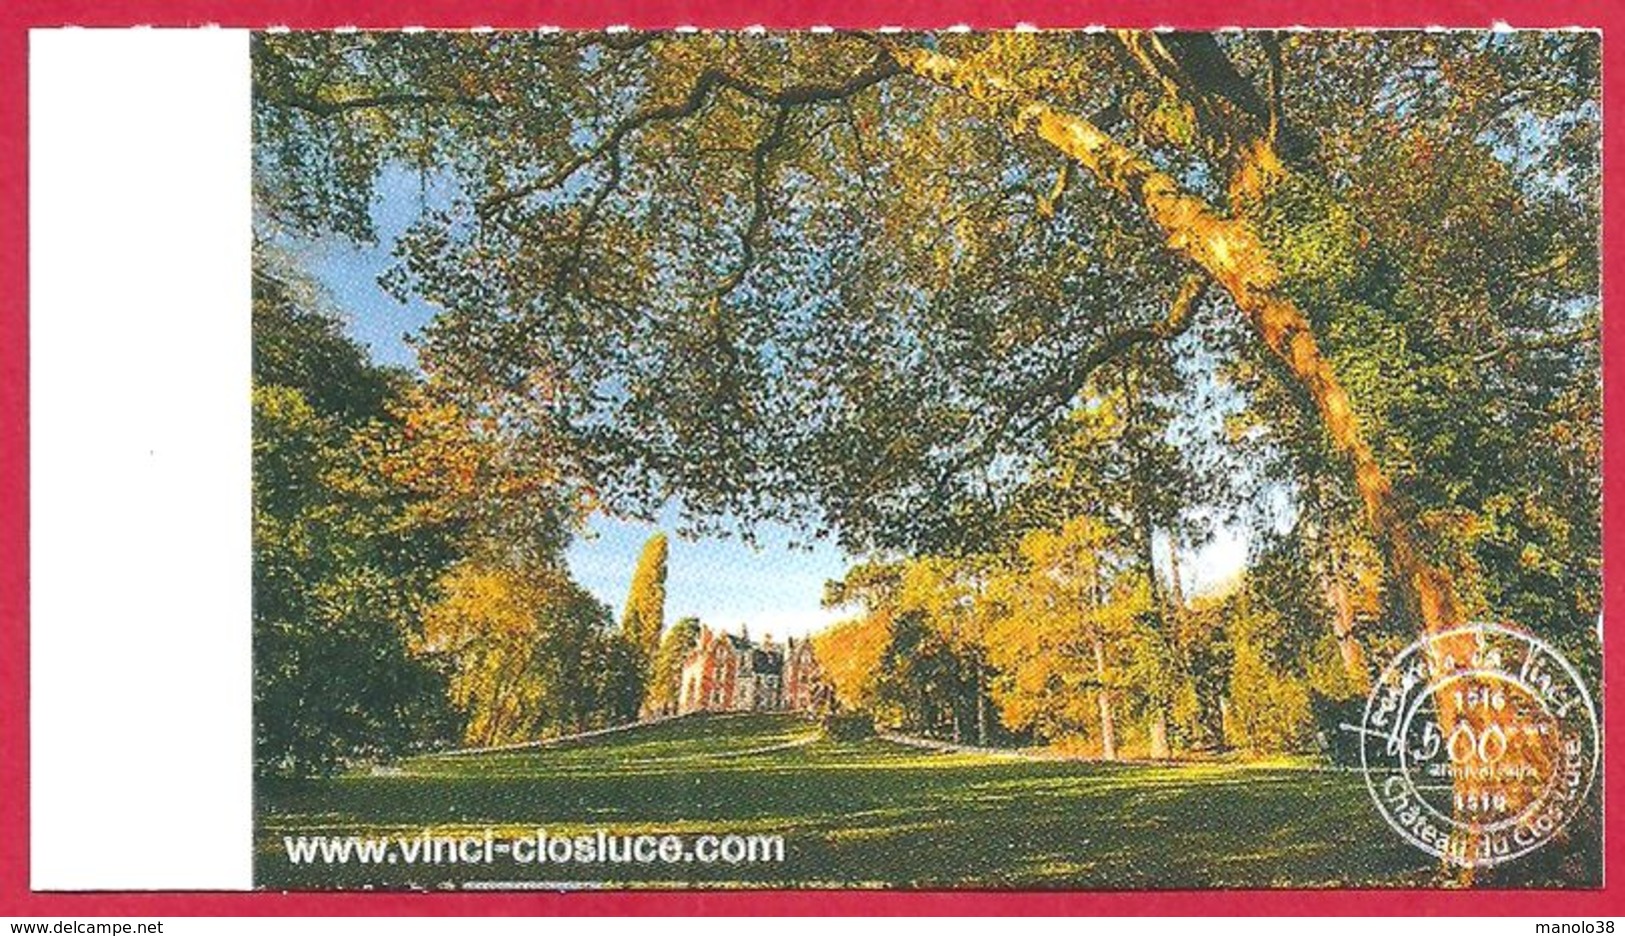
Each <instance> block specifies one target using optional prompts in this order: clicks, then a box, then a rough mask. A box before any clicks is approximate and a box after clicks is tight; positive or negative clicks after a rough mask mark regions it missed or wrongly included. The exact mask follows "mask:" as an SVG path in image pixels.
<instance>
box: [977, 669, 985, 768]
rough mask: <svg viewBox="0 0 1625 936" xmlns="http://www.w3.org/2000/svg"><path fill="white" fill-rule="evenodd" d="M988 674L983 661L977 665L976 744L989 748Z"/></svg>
mask: <svg viewBox="0 0 1625 936" xmlns="http://www.w3.org/2000/svg"><path fill="white" fill-rule="evenodd" d="M986 684H987V674H986V671H985V669H984V668H983V666H982V663H981V661H977V663H976V743H977V745H978V746H980V747H987V685H986Z"/></svg>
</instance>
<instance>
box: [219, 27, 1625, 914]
mask: <svg viewBox="0 0 1625 936" xmlns="http://www.w3.org/2000/svg"><path fill="white" fill-rule="evenodd" d="M1600 52H1601V46H1600V36H1599V34H1598V33H1596V32H1594V31H1582V30H1566V31H1533V30H1506V29H1497V30H1457V31H1442V30H1431V31H1405V30H1386V31H1363V30H1320V31H1309V30H1295V31H1259V30H1254V31H1226V32H1217V33H1207V32H1177V31H1141V30H1114V29H1088V30H1076V31H1064V30H1063V31H1037V30H1010V31H997V32H984V31H971V30H964V29H954V30H945V31H941V32H904V31H880V32H863V33H859V32H844V31H831V30H821V31H804V32H782V31H771V30H759V29H756V30H743V31H734V32H723V31H697V30H673V31H664V32H645V31H634V30H625V29H621V30H611V31H605V32H574V31H567V30H563V31H561V30H537V31H508V30H473V31H462V32H440V31H421V30H420V31H391V32H368V31H348V32H300V31H286V30H284V31H270V32H262V33H257V34H255V36H254V37H253V40H252V62H251V67H252V87H253V102H252V117H253V212H254V221H253V225H254V229H253V237H254V260H253V270H252V290H253V305H252V308H253V323H252V326H253V343H254V346H253V387H252V407H253V455H252V458H253V550H254V555H253V582H254V599H253V600H254V611H253V614H254V619H253V628H254V631H253V635H254V638H253V639H254V643H253V652H254V740H255V746H254V776H255V856H254V863H255V878H256V884H257V886H258V887H261V888H264V889H270V890H284V889H287V890H306V889H309V890H330V889H340V890H353V889H409V890H425V891H437V890H455V889H463V890H519V889H543V890H558V889H577V888H631V889H688V888H863V889H876V888H879V889H976V890H987V889H1020V890H1054V889H1065V890H1130V889H1155V890H1167V889H1181V890H1184V889H1206V888H1322V889H1323V888H1373V887H1375V888H1473V887H1481V888H1557V889H1580V888H1596V887H1599V886H1601V885H1602V883H1603V879H1604V868H1603V861H1602V826H1603V822H1602V814H1601V806H1602V794H1601V789H1602V785H1603V784H1602V778H1601V772H1602V765H1603V763H1604V760H1605V758H1604V756H1603V755H1604V752H1603V739H1602V735H1601V732H1600V730H1599V724H1600V722H1599V718H1600V711H1601V706H1602V704H1603V695H1604V693H1603V688H1604V687H1603V685H1602V660H1603V655H1602V632H1601V607H1602V593H1601V569H1602V522H1601V507H1602V504H1601V501H1602V495H1601V491H1602V476H1601V467H1602V409H1601V407H1602V403H1601V391H1602V366H1601V322H1602V303H1601V285H1600V280H1601V271H1600V267H1601V254H1600V251H1601V246H1600V225H1601V214H1602V200H1601V192H1602V169H1601V161H1602V152H1601V147H1600V138H1601V120H1602V114H1601V111H1602V108H1601V84H1600Z"/></svg>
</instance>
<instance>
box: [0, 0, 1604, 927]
mask: <svg viewBox="0 0 1625 936" xmlns="http://www.w3.org/2000/svg"><path fill="white" fill-rule="evenodd" d="M454 6H463V7H464V9H463V10H462V11H459V10H457V9H453V8H452V7H454ZM1496 21H1505V22H1508V23H1510V24H1512V25H1514V26H1522V27H1558V26H1583V27H1590V28H1600V29H1602V30H1603V34H1604V35H1603V74H1604V88H1603V109H1604V152H1605V157H1606V154H1608V153H1614V154H1618V153H1625V86H1622V85H1621V83H1620V82H1619V81H1618V80H1616V76H1619V75H1625V43H1622V41H1621V40H1620V38H1619V35H1620V33H1621V32H1622V31H1625V3H1620V2H1618V0H1548V2H1544V3H1529V2H1488V0H1346V2H1340V3H1317V4H1315V5H1314V6H1310V5H1309V4H1308V3H1306V2H1302V0H1300V2H1297V3H1294V2H1291V0H1230V2H1223V3H1213V2H1178V0H1152V2H1132V0H1118V2H1116V3H1113V2H1110V0H999V2H977V0H950V2H941V3H927V2H922V0H894V2H891V3H876V2H873V0H870V2H862V0H845V2H842V0H771V2H759V0H713V2H710V3H706V4H702V3H700V2H697V0H642V2H640V0H597V2H595V3H591V4H588V3H582V2H580V0H552V2H541V3H538V2H529V3H527V2H520V0H481V2H480V3H478V5H477V6H476V5H474V4H467V5H453V4H443V3H442V4H437V3H435V2H433V0H395V2H379V0H372V2H367V0H326V2H320V3H318V2H313V0H307V2H275V0H238V2H227V0H180V2H164V0H106V2H100V3H96V2H89V0H60V2H51V0H7V2H0V297H3V298H0V913H3V914H7V915H16V916H95V915H117V916H145V917H158V916H187V915H245V916H259V915H303V916H327V915H335V916H337V915H424V916H430V915H465V914H466V915H524V914H697V913H711V914H729V915H732V914H808V915H817V914H937V913H954V914H1032V913H1044V914H1071V913H1086V914H1102V915H1142V914H1157V915H1170V916H1175V915H1180V916H1183V915H1201V916H1210V915H1225V914H1235V915H1242V914H1247V915H1254V914H1264V915H1295V914H1315V915H1339V914H1401V915H1432V914H1452V915H1472V914H1485V913H1494V914H1497V915H1500V914H1516V915H1528V916H1533V915H1539V916H1546V917H1551V916H1570V917H1572V916H1606V915H1616V914H1620V913H1622V910H1625V899H1622V894H1625V885H1622V884H1621V883H1620V876H1621V872H1620V869H1621V868H1622V867H1625V829H1620V828H1619V827H1618V823H1617V822H1616V820H1618V819H1619V818H1620V808H1621V803H1622V802H1625V770H1613V771H1607V770H1605V774H1604V780H1605V794H1606V803H1607V809H1606V813H1607V822H1606V828H1607V832H1608V834H1607V837H1606V843H1605V862H1606V867H1607V869H1608V870H1609V874H1608V879H1609V881H1610V883H1609V886H1607V887H1605V888H1603V889H1601V890H1592V891H1566V892H1549V891H1534V892H1531V891H1467V892H1449V891H1420V890H1407V891H1393V890H1384V891H1324V890H1317V891H1305V890H1274V891H1154V892H1146V891H1140V892H1065V893H1057V892H1042V893H1034V892H964V891H960V892H952V893H945V892H872V891H870V892H863V891H746V892H714V891H713V892H676V893H672V892H661V893H650V892H614V893H603V892H599V893H570V894H538V893H513V894H466V893H458V894H308V893H301V894H274V893H179V892H168V893H96V894H63V893H34V892H31V891H30V890H29V888H28V840H29V820H28V777H29V774H28V440H27V433H28V315H27V311H26V309H27V295H28V260H27V257H28V253H27V238H28V227H27V221H26V219H27V206H28V201H27V197H28V196H27V193H28V132H27V130H28V116H27V98H28V55H27V50H28V29H29V28H31V27H50V26H63V25H76V26H133V25H155V26H197V25H204V24H211V23H217V24H220V25H222V26H237V27H265V26H273V25H286V26H291V27H295V28H312V29H315V28H328V27H335V26H347V25H354V26H362V27H378V28H384V27H398V26H406V25H421V26H430V27H435V26H440V27H468V26H476V25H480V26H495V27H515V28H519V27H534V26H538V25H544V24H546V25H557V26H563V27H583V28H585V27H594V26H605V25H611V24H627V25H630V26H633V27H644V28H660V27H670V26H677V25H694V26H702V27H704V26H709V27H717V28H723V27H742V26H747V25H757V24H760V25H765V26H769V27H785V28H791V27H807V26H816V25H833V26H839V27H849V28H875V27H879V26H902V27H913V28H928V27H944V26H949V25H954V24H957V23H967V24H969V25H972V26H976V27H986V28H997V27H1007V26H1012V25H1015V24H1016V23H1018V22H1025V23H1031V24H1033V25H1036V26H1041V27H1065V26H1084V25H1089V24H1092V23H1110V24H1112V25H1114V26H1141V27H1151V26H1161V25H1177V26H1181V27H1185V28H1191V29H1202V28H1219V27H1225V26H1251V27H1270V26H1273V27H1282V26H1293V25H1303V26H1324V27H1352V26H1391V27H1419V26H1429V25H1438V26H1457V27H1485V26H1488V25H1490V24H1492V23H1494V22H1496ZM109 78H112V79H113V80H116V76H105V75H95V74H87V75H86V76H85V80H86V81H105V80H109ZM1622 218H1625V184H1621V183H1620V182H1614V183H1612V184H1610V185H1608V186H1606V187H1605V191H1604V219H1605V221H1604V235H1603V236H1604V241H1605V244H1607V245H1608V246H1609V247H1610V248H1611V247H1612V246H1613V245H1615V244H1617V243H1619V241H1620V238H1621V230H1620V227H1621V223H1622V221H1621V219H1622ZM1604 257H1605V260H1604V266H1605V269H1604V274H1605V275H1604V288H1603V297H1604V298H1603V301H1604V309H1605V314H1604V317H1603V352H1604V353H1603V361H1604V367H1603V369H1604V384H1603V393H1604V399H1603V412H1604V438H1605V439H1606V438H1609V437H1613V436H1614V435H1615V431H1616V430H1621V429H1622V428H1625V427H1622V426H1621V415H1620V414H1621V404H1625V376H1621V374H1620V370H1621V367H1622V366H1625V365H1619V364H1617V363H1616V364H1612V365H1611V364H1610V363H1609V361H1610V358H1612V357H1614V356H1615V355H1614V354H1612V353H1611V352H1621V350H1622V349H1621V342H1625V318H1622V315H1625V313H1621V312H1619V309H1618V306H1619V304H1620V302H1621V300H1622V299H1625V281H1622V275H1625V270H1622V266H1625V264H1622V263H1621V259H1620V254H1619V253H1618V252H1617V251H1615V250H1612V249H1609V250H1606V251H1605V253H1604ZM243 275H244V287H243V288H245V289H246V288H248V287H247V282H246V280H247V275H248V271H247V270H244V271H243ZM1610 370H1613V371H1614V372H1615V373H1613V374H1609V373H1608V372H1609V371H1610ZM245 405H246V401H245ZM1603 466H1604V479H1605V484H1604V498H1603V526H1604V539H1603V542H1604V565H1605V567H1607V568H1609V569H1610V570H1611V569H1612V567H1614V566H1616V565H1617V562H1616V561H1615V559H1616V558H1617V557H1614V556H1612V555H1611V554H1612V553H1614V552H1616V551H1618V549H1619V548H1620V544H1619V543H1618V539H1619V535H1618V534H1619V532H1620V529H1621V522H1622V521H1625V514H1622V509H1625V508H1622V507H1621V503H1622V501H1621V498H1620V496H1619V494H1620V493H1621V491H1622V490H1625V482H1621V481H1620V480H1619V478H1620V471H1621V469H1622V465H1621V453H1620V447H1619V446H1618V445H1607V444H1605V446H1604V453H1603ZM1622 601H1625V581H1622V580H1621V578H1620V577H1619V576H1617V575H1610V574H1606V573H1605V578H1604V594H1603V602H1604V609H1605V614H1604V617H1605V620H1607V619H1608V618H1610V617H1611V612H1612V611H1614V610H1617V609H1619V608H1620V607H1622V605H1621V602H1622ZM1608 630H1609V631H1610V633H1609V634H1608V635H1607V636H1608V639H1609V640H1610V641H1612V640H1616V639H1620V638H1619V635H1618V634H1617V633H1614V632H1616V631H1617V630H1618V628H1617V627H1614V626H1612V625H1610V626H1609V627H1608ZM1604 679H1605V682H1606V683H1607V684H1608V685H1609V686H1619V685H1625V654H1620V653H1617V652H1616V653H1614V654H1611V655H1607V656H1606V657H1605V661H1604ZM1602 696H1603V698H1604V700H1605V704H1604V712H1603V716H1604V724H1605V726H1606V727H1605V732H1606V734H1617V733H1618V732H1617V731H1616V729H1621V728H1625V717H1622V713H1621V710H1620V706H1619V704H1618V700H1617V698H1616V696H1617V693H1604V694H1602ZM1605 763H1606V758H1605Z"/></svg>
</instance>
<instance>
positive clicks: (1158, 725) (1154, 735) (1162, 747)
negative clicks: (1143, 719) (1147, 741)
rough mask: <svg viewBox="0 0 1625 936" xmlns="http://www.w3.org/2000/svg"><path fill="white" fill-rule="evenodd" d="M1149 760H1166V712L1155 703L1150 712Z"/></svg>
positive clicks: (1160, 704) (1159, 704)
mask: <svg viewBox="0 0 1625 936" xmlns="http://www.w3.org/2000/svg"><path fill="white" fill-rule="evenodd" d="M1150 733H1151V751H1150V754H1151V759H1152V760H1167V759H1168V710H1167V709H1166V708H1164V707H1163V705H1162V703H1160V702H1158V703H1155V707H1154V708H1153V709H1152V710H1151V724H1150Z"/></svg>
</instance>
